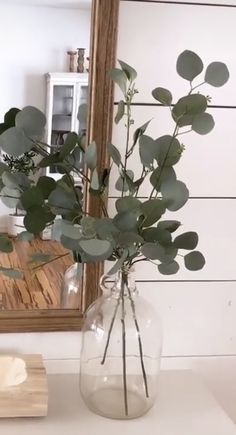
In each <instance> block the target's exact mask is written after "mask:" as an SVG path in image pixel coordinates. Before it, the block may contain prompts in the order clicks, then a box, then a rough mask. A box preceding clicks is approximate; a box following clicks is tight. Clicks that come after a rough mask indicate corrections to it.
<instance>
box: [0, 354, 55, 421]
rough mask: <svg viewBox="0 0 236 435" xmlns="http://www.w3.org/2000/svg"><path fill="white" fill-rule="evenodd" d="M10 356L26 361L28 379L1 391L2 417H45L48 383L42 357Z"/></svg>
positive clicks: (0, 409)
mask: <svg viewBox="0 0 236 435" xmlns="http://www.w3.org/2000/svg"><path fill="white" fill-rule="evenodd" d="M7 356H8V355H7ZM10 356H14V357H17V358H21V359H23V360H24V361H25V363H26V370H27V379H26V381H25V382H23V383H22V384H20V385H17V386H14V387H9V389H8V390H7V391H0V417H7V418H9V417H45V416H46V415H47V411H48V383H47V375H46V370H45V368H44V365H43V360H42V356H41V355H10Z"/></svg>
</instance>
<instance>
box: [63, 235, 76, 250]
mask: <svg viewBox="0 0 236 435" xmlns="http://www.w3.org/2000/svg"><path fill="white" fill-rule="evenodd" d="M60 242H61V244H62V246H64V248H66V249H69V250H70V251H72V252H73V251H78V250H79V241H78V239H71V238H70V237H67V236H65V235H64V234H62V235H61V237H60Z"/></svg>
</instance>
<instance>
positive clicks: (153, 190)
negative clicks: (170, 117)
mask: <svg viewBox="0 0 236 435" xmlns="http://www.w3.org/2000/svg"><path fill="white" fill-rule="evenodd" d="M178 128H179V127H178V124H176V126H175V129H174V133H173V135H172V139H171V141H170V145H169V147H168V150H167V153H166V155H165V158H164V160H163V163H162V165H161V167H160V175H159V177H158V180H157V183H156V185H155V186H154V187H153V189H152V191H151V193H150V196H149V199H151V198H152V195H153V193H154V192H155V190H156V188H157V186H158V183H159V181H160V179H161V176H162V172H163V170H164V167H165V164H166V161H167V159H168V155H169V152H170V149H171V146H172V144H173V142H174V139H175V138H176V134H177V133H178Z"/></svg>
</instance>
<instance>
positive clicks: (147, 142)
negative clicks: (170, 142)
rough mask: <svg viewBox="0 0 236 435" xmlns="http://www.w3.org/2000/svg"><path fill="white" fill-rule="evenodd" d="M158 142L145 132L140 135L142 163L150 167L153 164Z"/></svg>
mask: <svg viewBox="0 0 236 435" xmlns="http://www.w3.org/2000/svg"><path fill="white" fill-rule="evenodd" d="M156 148H157V147H156V142H155V141H154V140H153V139H152V138H151V137H150V136H147V135H145V134H143V135H142V136H140V139H139V155H140V160H141V162H142V164H143V165H144V166H146V167H148V168H149V167H150V166H151V165H152V164H153V159H154V157H155V156H156V153H157V151H156Z"/></svg>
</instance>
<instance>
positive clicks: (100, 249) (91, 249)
mask: <svg viewBox="0 0 236 435" xmlns="http://www.w3.org/2000/svg"><path fill="white" fill-rule="evenodd" d="M79 245H80V246H81V248H82V249H83V251H84V252H85V253H86V254H87V255H89V256H90V257H99V258H100V257H104V259H105V258H108V257H109V256H110V255H111V253H112V246H111V244H110V242H108V241H107V240H99V239H90V240H81V241H80V242H79Z"/></svg>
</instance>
